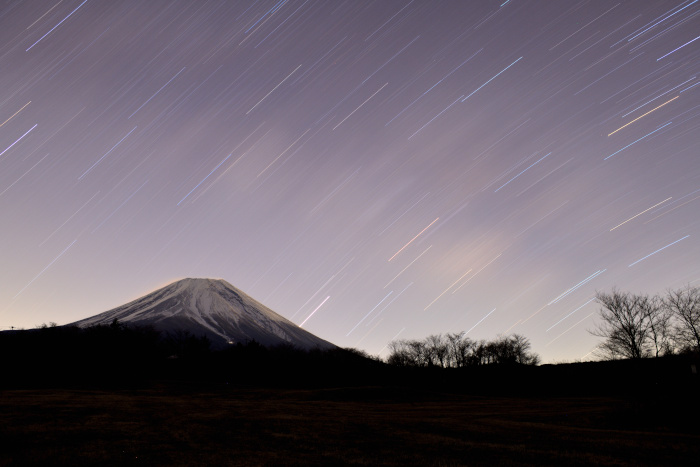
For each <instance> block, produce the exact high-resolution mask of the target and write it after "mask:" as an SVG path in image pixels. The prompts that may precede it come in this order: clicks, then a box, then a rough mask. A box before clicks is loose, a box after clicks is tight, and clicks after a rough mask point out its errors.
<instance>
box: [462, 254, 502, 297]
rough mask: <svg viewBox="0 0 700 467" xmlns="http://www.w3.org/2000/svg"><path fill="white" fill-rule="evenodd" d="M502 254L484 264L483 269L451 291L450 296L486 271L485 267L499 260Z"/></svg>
mask: <svg viewBox="0 0 700 467" xmlns="http://www.w3.org/2000/svg"><path fill="white" fill-rule="evenodd" d="M502 254H503V253H501V254H499V255H498V256H496V257H495V258H494V259H492V260H491V261H489V262H488V263H486V265H485V266H484V267H482V268H481V269H479V270H478V271H476V272H475V273H474V275H473V276H472V277H470V278H469V279H467V280H466V281H464V284H462V285H460V286H459V287H457V288H456V289H454V290H453V291H452V294H454V293H455V292H457V291H458V290H459V289H461V288H462V287H464V286H465V285H466V284H467V283H468V282H469V281H470V280H472V279H474V278H475V277H476V276H477V275H478V274H479V273H480V272H481V271H483V270H484V269H486V267H487V266H488V265H489V264H491V263H493V262H494V261H496V260H497V259H498V258H500V257H501V255H502Z"/></svg>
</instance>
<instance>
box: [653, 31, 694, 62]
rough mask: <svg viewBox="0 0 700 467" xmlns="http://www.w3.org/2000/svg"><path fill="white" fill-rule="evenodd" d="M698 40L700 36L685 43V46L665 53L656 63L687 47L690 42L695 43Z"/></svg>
mask: <svg viewBox="0 0 700 467" xmlns="http://www.w3.org/2000/svg"><path fill="white" fill-rule="evenodd" d="M698 39H700V36H698V37H696V38H695V39H693V40H691V41H688V42H686V43H685V44H683V45H682V46H680V47H678V48H676V49H673V50H672V51H670V52H669V53H667V54H666V55H664V56H662V57H659V58H657V59H656V61H657V62H658V61H659V60H661V59H662V58H664V57H668V56H669V55H671V54H672V53H673V52H675V51H676V50H679V49H682V48H683V47H685V46H686V45H688V44H690V43H692V42H695V41H696V40H698Z"/></svg>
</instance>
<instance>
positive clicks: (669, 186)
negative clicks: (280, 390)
mask: <svg viewBox="0 0 700 467" xmlns="http://www.w3.org/2000/svg"><path fill="white" fill-rule="evenodd" d="M698 34H700V2H698V1H697V0H695V1H692V0H689V1H686V2H681V1H678V0H676V1H670V2H665V1H641V0H638V1H622V2H619V3H616V2H614V1H608V0H605V1H596V0H592V1H580V2H573V1H556V2H555V1H547V2H544V1H541V2H530V1H523V0H510V1H505V2H504V1H478V2H477V1H468V2H467V1H453V2H448V1H440V2H435V1H419V0H414V1H411V2H405V1H388V0H378V1H373V2H370V1H335V0H334V1H325V0H322V1H314V0H308V1H303V0H300V1H296V0H281V1H279V2H276V1H274V0H272V1H257V2H243V1H240V2H234V1H221V0H219V1H199V0H198V1H180V2H173V1H155V0H149V1H143V0H138V1H104V0H103V1H99V0H86V1H81V0H62V1H58V2H53V1H52V2H48V1H29V0H25V1H6V2H2V6H1V7H0V83H1V85H2V86H1V89H2V91H1V92H0V123H1V124H0V214H1V217H0V219H1V221H0V222H1V223H0V225H1V229H0V232H2V236H1V237H0V265H1V266H0V327H2V329H8V328H10V327H11V326H14V327H24V328H31V327H35V326H36V325H39V324H41V323H48V322H56V323H58V324H64V323H68V322H72V321H75V320H78V319H81V318H85V317H87V316H91V315H94V314H97V313H100V312H103V311H106V310H108V309H111V308H114V307H116V306H118V305H121V304H123V303H125V302H128V301H130V300H133V299H135V298H137V297H139V296H141V295H144V294H146V293H148V292H150V291H152V290H154V289H156V288H158V287H161V286H163V285H166V284H167V283H169V282H171V281H173V280H176V279H180V278H184V277H210V278H223V279H225V280H227V281H228V282H230V283H231V284H233V285H235V286H236V287H238V288H239V289H241V290H242V291H244V292H246V293H247V294H249V295H251V296H252V297H254V298H256V299H257V300H259V301H261V302H262V303H264V304H266V305H267V306H269V307H270V308H272V309H273V310H275V311H276V312H278V313H280V314H281V315H283V316H285V317H287V318H289V319H291V320H292V321H294V322H295V323H297V324H300V325H302V326H303V327H304V328H305V329H307V330H309V331H311V332H313V333H314V334H317V335H318V336H320V337H322V338H324V339H326V340H329V341H331V342H333V343H335V344H338V345H340V346H344V347H357V348H361V349H364V350H366V351H367V352H369V353H371V354H380V355H382V356H386V355H387V348H386V345H387V343H388V342H389V341H391V340H392V339H396V338H399V339H401V338H424V337H426V336H427V335H429V334H433V333H445V332H458V331H468V334H467V335H468V336H469V337H472V338H474V339H493V338H495V337H496V336H497V335H499V334H503V333H506V334H508V333H519V334H523V335H525V336H527V337H528V338H529V339H530V341H531V343H532V346H533V347H532V349H533V350H534V351H535V352H537V353H539V354H540V355H541V356H542V358H543V360H544V361H545V362H547V361H549V362H552V361H562V360H573V359H580V358H582V359H588V358H590V357H591V355H590V353H591V351H592V350H593V349H594V347H595V346H596V344H597V342H598V340H597V338H595V337H593V336H591V335H590V334H589V333H588V332H587V330H588V329H592V328H593V326H594V325H595V323H596V313H597V308H598V307H597V305H596V303H595V301H594V300H593V297H594V295H595V293H596V291H610V290H611V289H612V287H613V286H616V287H618V288H620V289H622V290H625V291H630V292H644V293H650V294H655V293H663V292H664V291H665V290H666V289H668V288H680V287H682V286H684V285H686V284H688V283H690V284H693V285H697V284H698V282H699V281H700V261H699V260H700V136H699V132H700V79H699V78H698V77H697V73H698V72H699V71H700V36H699V35H698Z"/></svg>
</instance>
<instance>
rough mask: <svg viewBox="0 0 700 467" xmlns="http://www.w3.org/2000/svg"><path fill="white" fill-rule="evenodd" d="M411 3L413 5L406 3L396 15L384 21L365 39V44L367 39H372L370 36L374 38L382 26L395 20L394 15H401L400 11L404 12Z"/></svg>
mask: <svg viewBox="0 0 700 467" xmlns="http://www.w3.org/2000/svg"><path fill="white" fill-rule="evenodd" d="M411 3H413V0H411V1H410V2H408V4H406V5H405V6H404V7H403V8H401V9H400V10H399V11H397V12H396V13H394V15H393V16H392V17H391V18H389V19H388V20H386V21H384V23H383V24H382V25H381V26H379V27H378V28H377V29H376V30H375V31H374V32H373V33H372V34H370V35H369V36H367V37H366V38H365V42H367V39H369V38H370V37H372V36H374V35H375V34H377V32H379V30H381V29H382V28H383V27H384V26H386V25H387V23H388V22H389V21H391V20H392V19H394V18H396V15H398V14H399V13H401V12H402V11H404V10H405V9H406V8H408V6H409V5H410V4H411Z"/></svg>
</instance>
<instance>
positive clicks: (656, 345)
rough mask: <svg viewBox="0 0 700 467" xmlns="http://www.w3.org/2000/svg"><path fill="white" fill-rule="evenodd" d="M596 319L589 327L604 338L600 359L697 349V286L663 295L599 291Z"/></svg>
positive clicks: (699, 343)
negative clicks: (595, 323)
mask: <svg viewBox="0 0 700 467" xmlns="http://www.w3.org/2000/svg"><path fill="white" fill-rule="evenodd" d="M596 299H597V302H598V304H599V305H600V307H601V308H600V310H599V321H598V324H597V326H596V328H595V329H593V330H591V331H589V332H590V333H591V334H593V335H594V336H598V337H601V338H603V341H602V342H601V343H600V344H599V346H598V349H597V353H598V355H599V356H600V357H601V358H603V359H608V360H617V359H620V358H633V359H636V358H644V357H660V356H664V355H673V354H693V353H694V354H698V353H700V288H698V287H691V286H690V285H688V286H686V287H685V288H682V289H679V290H669V291H667V292H666V295H665V296H659V295H654V296H649V295H644V294H632V293H628V292H621V291H619V290H617V289H613V290H612V292H610V293H604V292H598V293H597V294H596Z"/></svg>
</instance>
